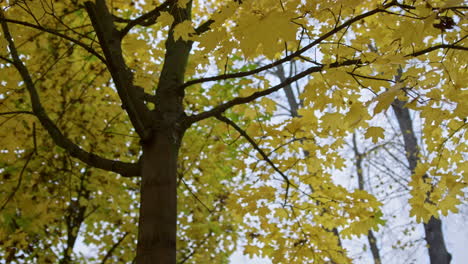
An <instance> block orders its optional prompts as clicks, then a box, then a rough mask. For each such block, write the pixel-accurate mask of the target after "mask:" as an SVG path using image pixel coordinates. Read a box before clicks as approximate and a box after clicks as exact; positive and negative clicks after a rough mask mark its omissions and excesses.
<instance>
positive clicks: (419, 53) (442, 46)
mask: <svg viewBox="0 0 468 264" xmlns="http://www.w3.org/2000/svg"><path fill="white" fill-rule="evenodd" d="M466 37H467V36H465V37H463V39H464V38H466ZM457 42H458V41H457ZM438 49H456V50H464V51H468V47H463V46H456V45H454V44H440V45H436V46H432V47H429V48H427V49H423V50H420V51H416V52H414V53H411V54H407V55H405V57H417V56H420V55H423V54H426V53H429V52H432V51H434V50H438Z"/></svg>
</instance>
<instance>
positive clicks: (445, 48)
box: [0, 0, 468, 264]
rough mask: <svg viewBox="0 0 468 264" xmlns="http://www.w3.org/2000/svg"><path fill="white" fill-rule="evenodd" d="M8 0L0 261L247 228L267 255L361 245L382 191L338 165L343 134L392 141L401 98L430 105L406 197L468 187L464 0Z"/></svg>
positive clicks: (145, 252) (432, 207)
mask: <svg viewBox="0 0 468 264" xmlns="http://www.w3.org/2000/svg"><path fill="white" fill-rule="evenodd" d="M0 6H1V8H2V10H1V11H0V12H1V13H0V24H1V28H2V30H0V167H1V168H0V173H1V176H0V256H2V257H3V258H4V259H6V260H7V262H8V261H10V262H11V261H13V262H14V261H17V262H18V263H23V262H24V263H95V262H96V263H98V262H99V263H101V262H102V263H105V262H106V261H107V262H108V263H132V261H134V260H135V259H136V261H137V263H164V264H166V263H167V264H172V263H176V261H177V263H227V261H228V259H229V256H230V255H231V254H232V252H233V251H234V250H235V249H236V243H237V242H238V241H241V240H242V239H243V240H244V241H246V242H245V243H244V244H245V247H244V253H245V254H246V255H249V256H265V257H269V258H270V259H271V260H272V261H273V262H274V263H312V262H313V263H340V264H345V263H352V262H353V259H352V257H351V256H350V255H349V254H348V252H347V250H346V249H345V248H344V247H343V246H342V244H341V242H340V239H343V238H351V237H353V236H360V235H367V234H368V231H369V230H378V229H379V227H380V226H382V225H385V216H384V215H383V213H382V211H381V206H382V202H381V201H379V199H377V198H376V196H374V195H373V194H371V193H369V192H367V191H365V190H360V189H349V188H345V187H343V186H342V185H340V184H338V183H337V182H336V181H334V180H333V177H334V175H335V174H340V173H343V172H345V171H346V169H347V168H349V167H352V166H353V162H352V161H349V160H347V158H346V157H345V156H344V155H342V151H341V150H343V148H345V147H346V142H347V141H348V140H349V138H350V135H351V134H353V133H355V132H356V131H361V132H362V134H363V135H364V138H363V141H365V142H367V143H369V144H375V145H378V144H380V143H382V142H384V141H385V140H388V135H389V134H388V131H387V129H388V127H386V126H385V124H382V123H381V122H380V123H379V118H381V117H382V116H383V115H386V114H390V110H391V107H392V106H394V104H395V102H401V103H402V105H404V108H405V109H409V110H410V111H411V112H412V113H415V115H417V116H418V117H420V118H421V119H420V120H421V122H420V124H418V125H417V130H418V131H420V139H419V141H420V142H419V144H420V145H419V147H418V148H419V152H418V153H417V157H415V158H416V161H417V166H416V168H415V169H414V170H413V173H412V176H411V179H408V180H409V183H408V186H409V189H410V191H409V192H410V197H411V198H410V199H409V204H410V206H411V211H410V214H411V216H414V217H415V218H416V219H417V221H420V222H427V221H429V219H430V218H431V217H432V216H435V217H438V216H440V215H447V214H448V213H449V212H456V211H457V207H456V206H457V205H459V204H460V203H461V201H462V200H463V199H466V196H464V193H463V188H465V187H466V183H467V181H468V179H467V175H468V174H467V170H468V167H467V166H468V163H466V162H465V161H466V153H467V144H466V139H467V136H468V134H467V133H466V129H467V127H468V126H467V119H466V118H467V116H468V90H467V86H466V84H467V83H468V75H467V60H466V58H467V56H466V52H467V50H468V47H467V46H466V44H467V35H466V31H467V30H468V28H467V20H466V13H465V12H466V10H467V6H466V3H465V2H464V1H461V0H460V1H459V0H449V1H438V0H431V1H427V0H424V1H423V0H415V1H406V0H393V1H387V0H385V1H384V0H381V1H376V0H310V1H300V0H281V1H277V0H258V1H253V0H243V1H220V0H219V1H214V0H213V1H189V0H177V1H176V0H166V1H161V0H158V1H126V0H96V1H82V0H63V1H55V0H34V1H30V0H21V1H20V0H17V1H15V0H7V1H0ZM277 67H284V69H286V73H287V74H288V76H287V78H285V79H282V80H280V81H278V79H277V78H275V77H274V75H273V74H272V73H273V72H274V70H275V69H276V68H277ZM293 84H294V85H295V86H297V91H296V95H297V96H298V102H299V108H298V110H297V115H294V114H293V115H291V113H286V115H284V114H285V111H284V109H283V108H282V107H281V103H282V99H279V98H278V97H277V95H278V93H277V92H278V91H282V90H283V89H284V88H285V87H286V86H290V85H293ZM283 101H284V100H283ZM281 114H283V115H281ZM401 133H402V134H404V133H408V131H401ZM410 154H411V153H409V152H407V153H406V155H407V156H409V155H410ZM402 157H405V154H403V155H402ZM403 162H407V161H406V160H404V161H403ZM340 171H341V172H340ZM140 198H141V203H140ZM338 233H339V235H338ZM77 241H79V242H77ZM137 241H138V246H137ZM78 243H80V244H83V243H84V244H86V245H88V246H90V247H92V248H93V249H94V250H93V251H91V252H90V254H91V255H88V256H85V255H80V254H79V253H77V251H76V245H77V244H78ZM137 247H138V250H137ZM74 249H75V250H74ZM161 252H163V253H161ZM137 255H138V256H137ZM162 255H164V256H162ZM158 261H159V262H158Z"/></svg>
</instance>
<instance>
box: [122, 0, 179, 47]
mask: <svg viewBox="0 0 468 264" xmlns="http://www.w3.org/2000/svg"><path fill="white" fill-rule="evenodd" d="M174 1H175V0H167V1H166V2H164V3H162V4H161V5H159V6H158V7H156V8H155V9H153V10H151V11H150V12H148V13H146V14H143V15H141V16H139V17H137V18H135V19H133V20H130V21H129V22H128V24H127V25H126V26H125V27H124V28H123V29H122V30H121V31H120V38H121V39H122V38H123V37H125V35H127V34H128V32H129V31H130V30H131V29H132V28H133V27H135V26H136V25H140V26H151V25H153V24H154V23H156V20H157V19H158V17H159V15H160V14H161V11H162V10H164V9H166V8H167V7H168V6H169V5H170V4H172V2H174ZM113 17H114V19H115V16H113ZM116 21H118V22H120V21H122V20H119V19H116Z"/></svg>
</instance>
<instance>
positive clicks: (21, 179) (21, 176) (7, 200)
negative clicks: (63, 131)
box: [0, 11, 36, 211]
mask: <svg viewBox="0 0 468 264" xmlns="http://www.w3.org/2000/svg"><path fill="white" fill-rule="evenodd" d="M0 12H1V11H0ZM34 153H36V150H35V149H34V150H33V151H31V152H30V153H29V154H28V156H27V157H26V162H25V163H24V166H23V168H22V169H21V172H20V174H19V177H18V182H17V183H16V186H15V188H13V191H12V192H11V193H10V195H9V196H8V198H7V199H6V200H5V202H3V205H2V207H0V211H2V210H3V209H4V208H5V207H6V206H7V204H8V203H9V202H10V200H11V199H13V197H14V196H15V194H16V192H17V191H18V190H19V188H20V187H21V183H22V181H23V174H24V171H25V170H26V167H27V166H28V164H29V161H31V158H32V156H33V155H34Z"/></svg>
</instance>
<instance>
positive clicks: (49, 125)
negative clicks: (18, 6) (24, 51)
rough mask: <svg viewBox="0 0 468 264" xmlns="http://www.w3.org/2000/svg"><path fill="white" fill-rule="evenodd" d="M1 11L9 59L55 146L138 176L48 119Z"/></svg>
mask: <svg viewBox="0 0 468 264" xmlns="http://www.w3.org/2000/svg"><path fill="white" fill-rule="evenodd" d="M4 18H5V17H4V13H3V10H0V21H1V26H2V29H3V33H4V37H5V39H6V41H7V42H8V48H9V50H10V54H11V57H12V59H13V65H14V66H15V68H16V69H17V71H18V72H19V74H20V75H21V77H22V78H23V81H24V84H25V86H26V89H27V90H28V92H29V96H30V99H31V104H32V110H33V111H32V112H33V113H34V115H35V116H36V117H37V118H38V119H39V122H40V123H41V124H42V126H43V127H44V128H45V129H46V130H47V132H48V133H49V135H50V137H51V138H52V140H53V141H54V143H55V144H57V146H59V147H61V148H64V149H65V150H67V151H68V153H70V155H71V156H72V157H75V158H77V159H79V160H81V161H82V162H84V163H86V164H88V165H90V166H93V167H96V168H99V169H103V170H107V171H113V172H116V173H119V174H121V175H122V176H124V177H130V176H139V175H140V166H139V165H138V164H135V163H127V162H121V161H115V160H109V159H105V158H102V157H100V156H98V155H96V154H94V153H90V152H87V151H85V150H83V149H82V148H80V147H79V146H77V145H76V144H74V143H73V142H72V141H71V140H70V139H68V138H67V137H65V136H64V135H63V134H62V132H60V130H59V129H58V127H57V126H56V125H55V124H54V122H53V121H52V120H51V119H50V118H49V116H48V115H47V113H46V112H45V110H44V108H43V107H42V104H41V101H40V98H39V94H38V93H37V90H36V88H35V86H34V82H33V80H32V78H31V75H30V74H29V71H28V69H27V67H26V66H25V65H24V64H23V62H22V61H21V59H20V57H19V54H18V51H17V49H16V46H15V44H14V42H13V38H12V36H11V33H10V30H9V28H8V24H7V22H6V20H5V19H4Z"/></svg>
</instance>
